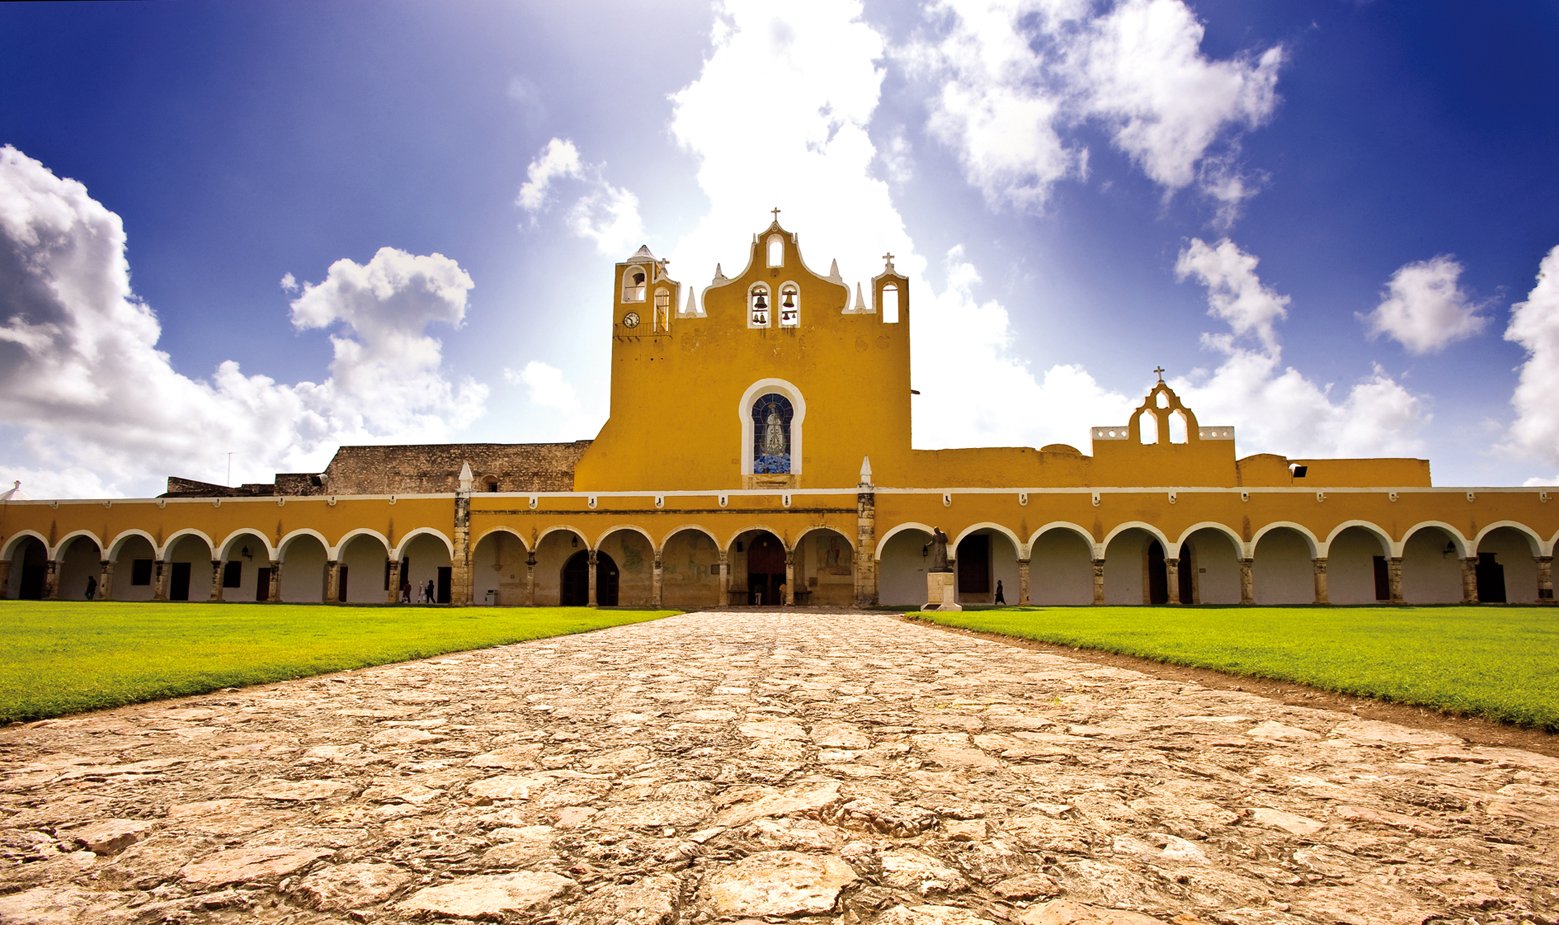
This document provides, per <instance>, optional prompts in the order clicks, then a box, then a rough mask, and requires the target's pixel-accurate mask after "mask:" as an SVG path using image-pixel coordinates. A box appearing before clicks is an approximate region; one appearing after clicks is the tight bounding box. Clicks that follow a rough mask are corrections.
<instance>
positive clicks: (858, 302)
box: [855, 280, 872, 312]
mask: <svg viewBox="0 0 1559 925" xmlns="http://www.w3.org/2000/svg"><path fill="white" fill-rule="evenodd" d="M855 310H856V311H858V312H869V311H871V310H872V308H871V306H870V305H867V304H866V296H864V295H862V294H861V283H860V280H856V282H855Z"/></svg>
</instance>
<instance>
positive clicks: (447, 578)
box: [438, 565, 455, 604]
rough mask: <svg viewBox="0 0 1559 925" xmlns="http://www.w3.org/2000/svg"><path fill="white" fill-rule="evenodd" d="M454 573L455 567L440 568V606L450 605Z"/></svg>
mask: <svg viewBox="0 0 1559 925" xmlns="http://www.w3.org/2000/svg"><path fill="white" fill-rule="evenodd" d="M454 573H455V570H454V567H453V566H449V565H441V566H439V567H438V602H439V603H440V604H447V603H449V589H450V583H451V581H452V580H453V576H454Z"/></svg>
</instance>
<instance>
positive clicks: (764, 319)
mask: <svg viewBox="0 0 1559 925" xmlns="http://www.w3.org/2000/svg"><path fill="white" fill-rule="evenodd" d="M747 304H748V307H749V308H750V310H751V314H750V316H749V317H750V318H751V322H750V323H751V325H752V327H755V328H766V327H768V326H769V287H768V286H765V285H764V284H762V283H759V284H757V285H756V286H753V287H752V289H751V290H749V291H748V293H747Z"/></svg>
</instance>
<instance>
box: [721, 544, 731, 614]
mask: <svg viewBox="0 0 1559 925" xmlns="http://www.w3.org/2000/svg"><path fill="white" fill-rule="evenodd" d="M720 606H721V607H729V606H731V560H730V558H729V556H728V555H727V553H726V551H725V550H723V549H722V550H720Z"/></svg>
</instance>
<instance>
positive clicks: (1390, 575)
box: [1386, 556, 1403, 604]
mask: <svg viewBox="0 0 1559 925" xmlns="http://www.w3.org/2000/svg"><path fill="white" fill-rule="evenodd" d="M1386 581H1387V582H1388V583H1389V584H1390V587H1391V603H1393V604H1400V603H1402V601H1403V598H1402V557H1401V556H1392V557H1391V558H1390V559H1388V560H1386Z"/></svg>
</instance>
